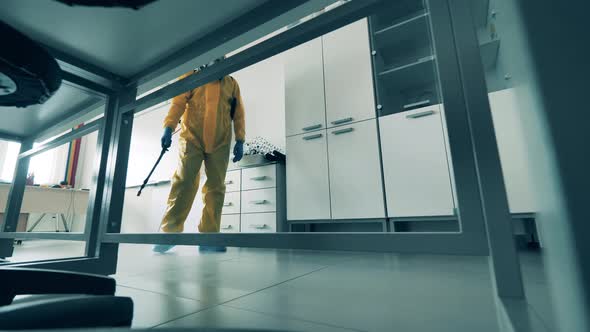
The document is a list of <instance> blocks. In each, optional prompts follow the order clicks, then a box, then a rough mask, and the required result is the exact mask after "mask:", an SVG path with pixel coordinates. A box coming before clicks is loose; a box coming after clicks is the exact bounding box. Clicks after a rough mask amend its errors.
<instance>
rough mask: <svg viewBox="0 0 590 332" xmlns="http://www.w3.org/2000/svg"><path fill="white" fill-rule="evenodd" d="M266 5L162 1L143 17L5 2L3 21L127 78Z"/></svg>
mask: <svg viewBox="0 0 590 332" xmlns="http://www.w3.org/2000/svg"><path fill="white" fill-rule="evenodd" d="M264 2H265V0H159V1H156V2H154V3H152V4H149V5H147V6H145V7H143V8H141V9H140V10H138V11H135V10H131V9H127V8H100V7H81V6H75V7H69V6H67V5H65V4H62V3H60V2H57V1H53V0H2V8H1V9H0V20H2V21H4V22H6V23H8V24H9V25H11V26H13V27H14V28H16V29H18V30H19V31H21V32H23V33H25V34H26V35H28V36H29V37H31V38H33V39H35V40H39V41H42V42H43V43H44V44H46V45H48V46H50V47H52V48H55V49H59V50H61V51H62V52H65V53H67V54H69V55H72V56H75V57H77V58H79V59H84V60H85V61H86V62H89V63H91V64H93V65H96V66H99V67H101V68H103V69H106V70H109V71H111V72H113V73H115V74H118V75H120V76H124V77H130V76H133V75H134V74H137V73H139V72H140V71H141V70H142V69H145V68H147V67H148V66H150V65H153V64H155V63H157V62H158V60H160V59H162V58H164V57H166V56H169V55H171V54H173V53H175V52H176V51H178V50H180V49H181V48H183V47H184V46H186V45H187V44H189V43H190V42H192V41H194V40H197V39H198V38H201V37H203V36H205V35H206V34H208V33H210V32H212V31H213V30H215V29H217V28H219V27H220V26H222V25H223V24H225V23H227V22H229V21H231V20H233V19H235V18H237V17H239V16H241V15H243V14H244V13H246V12H248V11H249V10H251V9H254V8H255V7H257V6H259V5H261V4H262V3H264Z"/></svg>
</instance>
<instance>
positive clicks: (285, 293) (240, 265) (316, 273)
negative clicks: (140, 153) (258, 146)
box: [116, 245, 551, 332]
mask: <svg viewBox="0 0 590 332" xmlns="http://www.w3.org/2000/svg"><path fill="white" fill-rule="evenodd" d="M523 264H525V267H524V268H523V271H524V272H525V274H526V273H529V277H526V276H525V280H526V281H527V284H531V285H532V288H530V289H529V288H527V292H528V291H529V290H530V291H531V293H532V298H534V299H535V300H536V301H538V302H539V303H538V304H539V305H538V306H537V307H535V309H537V310H536V311H537V312H539V313H540V315H541V316H545V315H547V314H548V315H551V309H550V307H549V306H548V305H546V304H547V303H549V301H548V298H547V296H546V295H545V294H546V291H545V292H541V291H540V290H541V288H542V287H544V283H545V280H544V278H543V277H542V266H540V259H539V257H538V254H526V255H524V258H523ZM116 278H117V280H118V283H119V290H120V293H121V294H130V296H132V297H133V298H134V301H135V303H136V306H137V308H136V312H137V317H136V320H135V325H136V326H138V327H139V326H142V327H146V326H150V327H223V328H256V329H284V330H288V331H478V332H487V331H494V332H495V331H498V330H499V327H498V322H497V314H496V306H495V302H494V297H493V290H492V285H491V280H490V277H489V267H488V262H487V258H485V257H469V256H439V255H396V254H367V253H343V252H320V251H285V250H256V249H232V248H230V250H229V251H228V252H227V253H224V254H199V253H198V252H197V250H196V248H194V247H177V248H176V249H175V250H174V252H172V253H170V254H166V255H154V254H152V253H151V252H150V247H149V246H143V245H124V246H122V247H121V250H120V257H119V272H118V274H117V275H116ZM529 281H530V282H529ZM131 292H133V293H131ZM154 294H160V295H166V296H163V297H161V298H159V300H158V301H156V300H155V299H154ZM174 299H176V300H174ZM158 306H159V308H160V309H159V310H160V311H161V313H159V314H152V312H158V309H157V308H158ZM191 310H192V312H191ZM546 317H547V316H546ZM549 317H550V316H549ZM156 320H158V322H157V323H156V322H155V321H156ZM548 325H549V324H548Z"/></svg>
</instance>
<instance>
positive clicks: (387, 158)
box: [379, 105, 455, 217]
mask: <svg viewBox="0 0 590 332" xmlns="http://www.w3.org/2000/svg"><path fill="white" fill-rule="evenodd" d="M379 126H380V132H381V149H382V157H383V173H384V179H385V191H386V197H387V210H388V214H389V217H414V216H446V215H453V213H454V207H455V206H454V202H453V193H452V189H451V178H450V174H449V167H448V163H447V152H446V147H445V136H444V132H443V125H442V119H441V110H440V106H439V105H434V106H428V107H424V108H420V109H417V110H413V111H408V112H402V113H396V114H392V115H388V116H384V117H381V118H379Z"/></svg>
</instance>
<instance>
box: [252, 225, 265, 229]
mask: <svg viewBox="0 0 590 332" xmlns="http://www.w3.org/2000/svg"><path fill="white" fill-rule="evenodd" d="M250 228H256V229H265V228H266V224H252V225H250Z"/></svg>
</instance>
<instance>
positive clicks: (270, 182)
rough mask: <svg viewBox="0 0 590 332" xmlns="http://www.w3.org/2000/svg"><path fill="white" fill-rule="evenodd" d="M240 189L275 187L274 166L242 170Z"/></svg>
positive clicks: (275, 175)
mask: <svg viewBox="0 0 590 332" xmlns="http://www.w3.org/2000/svg"><path fill="white" fill-rule="evenodd" d="M242 175H243V181H242V190H251V189H261V188H272V187H276V183H277V181H276V180H277V179H276V177H277V172H276V166H275V165H274V164H273V165H267V166H260V167H252V168H245V169H243V170H242Z"/></svg>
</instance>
